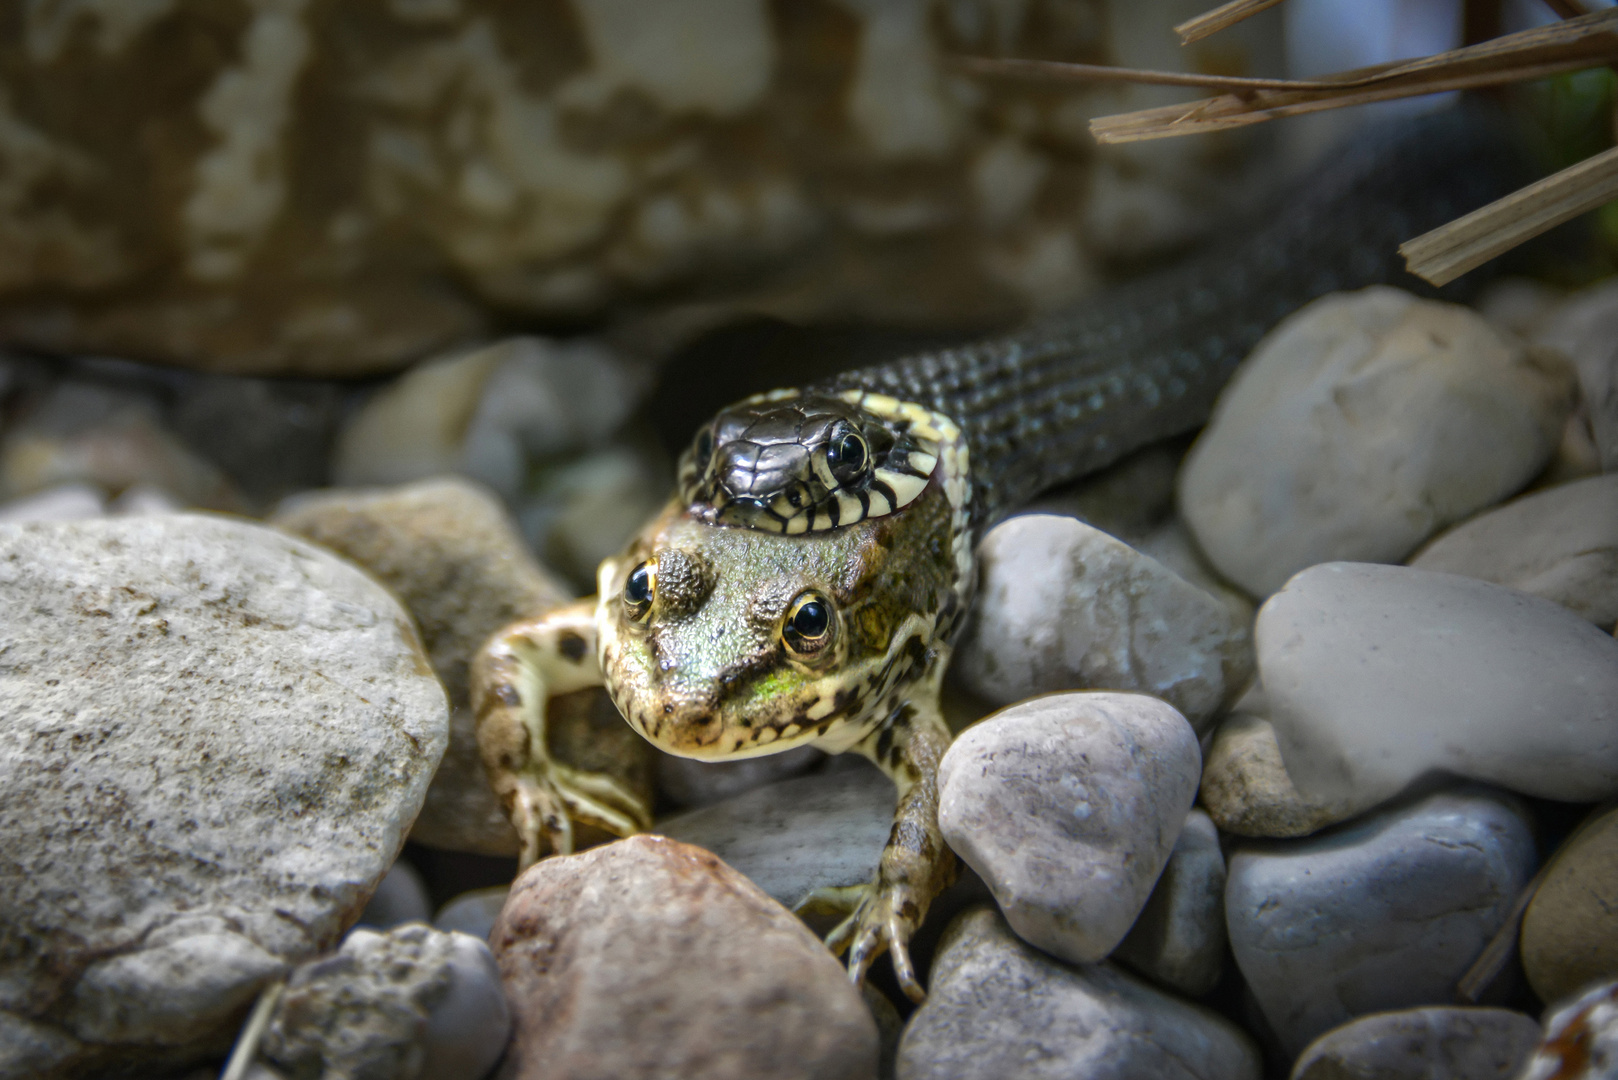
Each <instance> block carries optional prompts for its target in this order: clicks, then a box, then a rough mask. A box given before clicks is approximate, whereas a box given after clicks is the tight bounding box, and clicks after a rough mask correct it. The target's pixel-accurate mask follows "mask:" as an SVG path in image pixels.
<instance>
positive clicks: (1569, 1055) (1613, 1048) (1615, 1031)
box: [1519, 982, 1618, 1080]
mask: <svg viewBox="0 0 1618 1080" xmlns="http://www.w3.org/2000/svg"><path fill="white" fill-rule="evenodd" d="M1615 1074H1618V983H1612V982H1609V983H1602V984H1599V985H1597V986H1593V987H1591V988H1590V989H1589V990H1588V991H1586V992H1585V993H1583V994H1581V995H1579V996H1578V997H1577V998H1574V999H1573V1000H1572V1001H1569V1002H1567V1003H1565V1004H1563V1005H1562V1006H1561V1007H1560V1008H1557V1009H1555V1010H1554V1011H1553V1012H1551V1014H1550V1015H1549V1016H1547V1017H1546V1018H1545V1034H1544V1037H1543V1038H1542V1039H1541V1040H1540V1043H1539V1046H1538V1047H1537V1048H1535V1050H1534V1054H1533V1056H1532V1057H1530V1058H1529V1059H1528V1064H1527V1065H1526V1066H1524V1068H1523V1071H1522V1072H1521V1073H1520V1074H1519V1080H1607V1078H1608V1077H1610V1076H1613V1075H1615Z"/></svg>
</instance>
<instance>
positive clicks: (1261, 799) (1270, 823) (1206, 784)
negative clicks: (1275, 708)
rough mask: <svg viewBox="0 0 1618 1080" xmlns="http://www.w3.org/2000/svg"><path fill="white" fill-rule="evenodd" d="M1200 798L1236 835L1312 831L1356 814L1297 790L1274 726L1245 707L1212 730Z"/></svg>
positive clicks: (1220, 823) (1222, 826)
mask: <svg viewBox="0 0 1618 1080" xmlns="http://www.w3.org/2000/svg"><path fill="white" fill-rule="evenodd" d="M1244 700H1245V699H1244ZM1199 797H1200V798H1201V800H1202V805H1203V806H1204V807H1206V808H1207V810H1208V814H1209V816H1211V817H1212V818H1213V820H1214V823H1215V824H1217V825H1218V826H1219V828H1220V829H1222V830H1224V831H1225V832H1228V833H1234V834H1235V835H1237V836H1254V837H1264V836H1268V837H1294V836H1308V835H1309V834H1310V833H1313V832H1318V831H1320V830H1321V829H1323V828H1325V827H1326V826H1327V825H1330V824H1332V823H1334V822H1337V821H1342V820H1344V819H1345V818H1349V817H1352V816H1353V815H1354V812H1353V810H1352V809H1351V808H1349V807H1347V806H1338V807H1333V806H1330V805H1325V804H1322V803H1317V802H1313V801H1311V800H1309V799H1306V798H1304V797H1303V796H1302V795H1301V794H1299V793H1298V788H1297V786H1296V785H1295V784H1293V782H1292V777H1291V776H1289V775H1287V767H1286V762H1285V761H1283V760H1282V758H1281V747H1280V746H1279V745H1278V744H1277V743H1276V741H1275V728H1274V727H1273V726H1272V725H1271V724H1270V722H1269V721H1268V720H1266V719H1264V717H1262V716H1259V715H1255V714H1254V713H1251V712H1246V711H1238V712H1233V713H1231V714H1230V716H1229V717H1227V718H1226V719H1225V720H1224V722H1223V723H1221V724H1220V725H1219V727H1218V728H1217V729H1216V730H1215V731H1214V736H1213V740H1212V741H1211V742H1210V743H1209V745H1208V751H1207V754H1206V756H1205V758H1204V760H1203V765H1202V787H1201V789H1200V794H1199Z"/></svg>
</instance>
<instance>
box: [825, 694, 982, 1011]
mask: <svg viewBox="0 0 1618 1080" xmlns="http://www.w3.org/2000/svg"><path fill="white" fill-rule="evenodd" d="M939 670H942V665H939ZM936 682H937V680H936V679H933V680H929V681H928V683H927V684H926V685H924V686H918V687H917V688H916V689H917V691H918V695H917V697H915V698H913V699H911V700H910V701H909V702H907V703H905V704H904V705H901V706H900V707H899V708H898V709H896V710H894V712H893V713H891V714H890V715H889V717H888V719H887V720H886V721H885V722H884V723H883V724H882V725H880V726H879V727H878V728H877V729H876V730H875V731H873V732H871V734H870V735H868V736H866V737H865V738H864V739H863V740H861V741H860V742H859V743H857V744H855V745H854V746H853V747H852V748H851V749H852V750H853V751H854V752H856V753H858V754H861V755H863V756H865V757H867V758H870V759H871V760H872V761H874V762H875V763H876V764H877V766H878V767H879V768H881V769H882V771H883V772H885V773H887V774H888V777H889V778H890V779H892V780H893V783H894V785H895V786H896V787H897V788H898V789H899V803H898V805H897V806H896V807H895V808H894V811H893V829H892V831H891V832H890V833H889V834H888V842H887V846H886V847H884V848H883V849H882V859H881V861H880V862H879V863H878V864H877V871H876V877H875V879H874V880H872V881H870V882H868V883H866V884H864V885H856V886H853V887H851V888H840V889H836V888H834V889H820V890H816V891H815V892H814V893H811V894H810V895H809V897H807V898H806V899H805V900H804V902H803V903H802V904H800V905H799V910H800V911H815V910H827V909H833V910H844V911H847V910H849V909H850V908H852V913H851V914H850V915H849V916H848V918H846V919H844V920H843V922H842V923H841V924H839V925H838V927H837V928H836V929H835V930H833V931H832V932H831V933H830V934H829V935H827V937H826V944H827V946H828V947H830V948H831V950H832V951H833V952H836V953H841V952H842V951H843V950H844V949H847V950H848V951H849V956H848V973H849V977H850V978H851V979H853V980H854V982H856V983H858V982H860V981H861V980H862V979H864V977H865V973H866V971H867V970H868V969H869V968H870V966H871V963H872V962H873V961H874V960H876V958H877V957H878V956H881V955H882V953H883V952H884V951H887V952H889V953H891V954H892V957H893V971H894V974H895V975H896V976H897V977H898V979H899V985H900V987H901V988H903V990H904V992H905V994H906V995H907V996H908V997H909V998H910V999H911V1000H912V1001H916V1002H920V1001H923V1000H925V998H926V996H927V995H926V992H925V991H923V990H922V987H921V983H920V982H919V981H917V979H916V969H915V966H914V965H913V964H912V963H911V962H910V944H909V943H910V937H911V935H912V934H914V933H915V931H916V928H917V927H918V926H920V925H921V921H922V919H923V918H925V917H926V915H927V908H928V906H929V905H930V904H931V903H932V902H933V899H934V898H935V897H936V896H937V895H938V894H939V893H941V892H943V891H944V890H945V889H946V888H948V887H949V886H950V884H951V883H953V882H954V880H955V877H956V875H957V873H958V872H959V866H958V864H957V863H956V861H955V855H954V853H953V852H951V851H950V849H949V847H948V846H947V845H946V844H945V843H944V834H943V832H942V831H941V830H940V829H939V827H938V765H939V762H940V761H942V760H943V757H944V751H945V750H947V749H949V743H950V733H949V728H948V727H947V726H946V725H945V724H944V718H943V716H942V714H941V713H940V711H939V708H938V687H937V685H936Z"/></svg>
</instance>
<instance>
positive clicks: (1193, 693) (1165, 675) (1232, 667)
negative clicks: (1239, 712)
mask: <svg viewBox="0 0 1618 1080" xmlns="http://www.w3.org/2000/svg"><path fill="white" fill-rule="evenodd" d="M978 557H979V561H980V564H981V567H982V569H981V571H980V573H981V577H980V582H981V584H980V587H979V590H978V598H977V602H976V605H975V608H974V615H973V619H972V623H971V627H970V629H968V631H967V636H966V639H965V640H964V641H963V642H962V643H961V647H960V650H959V653H958V654H957V657H956V663H955V670H956V673H957V674H958V675H959V677H960V679H961V681H962V682H963V684H964V685H966V686H967V687H968V688H970V689H971V690H972V691H973V692H974V693H976V694H978V695H979V696H980V697H983V698H985V699H987V700H989V701H992V702H995V703H997V704H1002V705H1005V704H1010V703H1011V702H1014V701H1021V700H1022V699H1024V698H1027V697H1031V696H1033V695H1035V694H1043V693H1050V692H1052V691H1057V690H1078V689H1084V688H1088V687H1095V688H1098V689H1109V690H1125V691H1136V692H1139V693H1143V694H1152V695H1154V696H1157V697H1161V698H1163V699H1164V700H1165V701H1167V702H1168V703H1169V704H1171V705H1173V706H1174V707H1175V708H1176V709H1178V710H1180V712H1181V713H1182V714H1184V715H1185V717H1186V718H1187V719H1189V720H1190V721H1191V722H1192V724H1194V725H1196V726H1198V727H1199V728H1201V727H1206V726H1207V725H1208V724H1209V723H1210V722H1211V719H1212V717H1213V716H1214V714H1215V713H1217V712H1218V711H1219V710H1220V708H1222V707H1223V706H1224V705H1225V704H1226V699H1227V698H1229V697H1232V696H1234V693H1235V691H1236V690H1238V689H1239V688H1240V687H1241V686H1242V685H1243V684H1244V683H1246V681H1247V679H1248V678H1249V677H1250V676H1251V674H1252V664H1253V661H1252V643H1251V637H1250V634H1249V632H1248V627H1247V624H1246V622H1245V621H1244V620H1242V619H1239V618H1237V617H1235V616H1233V615H1232V613H1231V611H1230V610H1229V609H1228V608H1227V607H1226V606H1225V605H1224V604H1223V603H1221V602H1220V601H1219V600H1218V599H1217V598H1215V597H1213V596H1211V595H1209V594H1208V593H1207V592H1204V591H1203V590H1202V589H1199V588H1197V587H1196V586H1195V585H1192V584H1191V583H1189V582H1187V581H1186V580H1185V579H1184V578H1182V577H1180V576H1179V575H1178V574H1176V573H1174V572H1173V571H1172V570H1170V569H1168V568H1167V567H1165V566H1164V565H1163V564H1162V563H1160V562H1158V561H1157V560H1156V559H1153V558H1151V557H1150V556H1147V555H1143V554H1141V553H1140V552H1138V551H1136V550H1135V549H1134V548H1131V547H1129V546H1128V545H1127V544H1125V543H1123V542H1122V541H1119V540H1116V539H1114V538H1113V537H1111V536H1108V535H1107V534H1106V533H1104V532H1102V531H1100V530H1099V529H1096V528H1094V527H1092V526H1090V525H1086V524H1084V523H1083V522H1081V521H1077V520H1075V519H1073V518H1068V517H1059V516H1056V515H1053V514H1026V515H1022V516H1020V517H1014V518H1012V519H1011V520H1009V521H1006V522H1004V523H1002V524H1000V525H997V526H996V527H995V528H993V529H991V530H990V531H989V534H988V535H987V536H986V537H985V538H984V540H983V543H982V545H981V546H980V547H979V549H978Z"/></svg>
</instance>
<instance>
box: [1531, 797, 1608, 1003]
mask: <svg viewBox="0 0 1618 1080" xmlns="http://www.w3.org/2000/svg"><path fill="white" fill-rule="evenodd" d="M1521 942H1522V964H1523V970H1524V971H1525V972H1527V974H1528V983H1529V985H1530V986H1532V987H1533V988H1534V993H1536V994H1538V995H1539V996H1540V1000H1542V1001H1560V1000H1561V999H1562V998H1565V997H1567V996H1568V995H1569V994H1572V993H1574V992H1575V991H1577V990H1579V989H1580V988H1581V987H1584V986H1587V985H1589V984H1590V983H1593V982H1596V981H1598V980H1601V981H1605V980H1611V979H1615V978H1618V808H1614V807H1605V808H1603V809H1602V810H1599V811H1597V812H1596V813H1594V814H1592V815H1590V818H1589V819H1588V820H1587V821H1586V822H1585V823H1584V824H1583V825H1582V826H1581V827H1580V828H1579V830H1578V832H1576V833H1575V834H1574V835H1573V836H1571V837H1569V838H1568V840H1567V842H1566V844H1564V845H1563V847H1562V848H1561V849H1560V850H1559V851H1557V853H1556V855H1555V856H1554V857H1553V858H1552V859H1551V861H1550V864H1549V865H1548V866H1546V867H1545V875H1544V878H1543V880H1541V882H1540V885H1539V888H1538V889H1537V890H1535V892H1534V899H1533V901H1532V902H1531V903H1530V904H1529V905H1528V910H1527V911H1526V912H1525V913H1524V915H1523V923H1522V938H1521Z"/></svg>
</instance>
